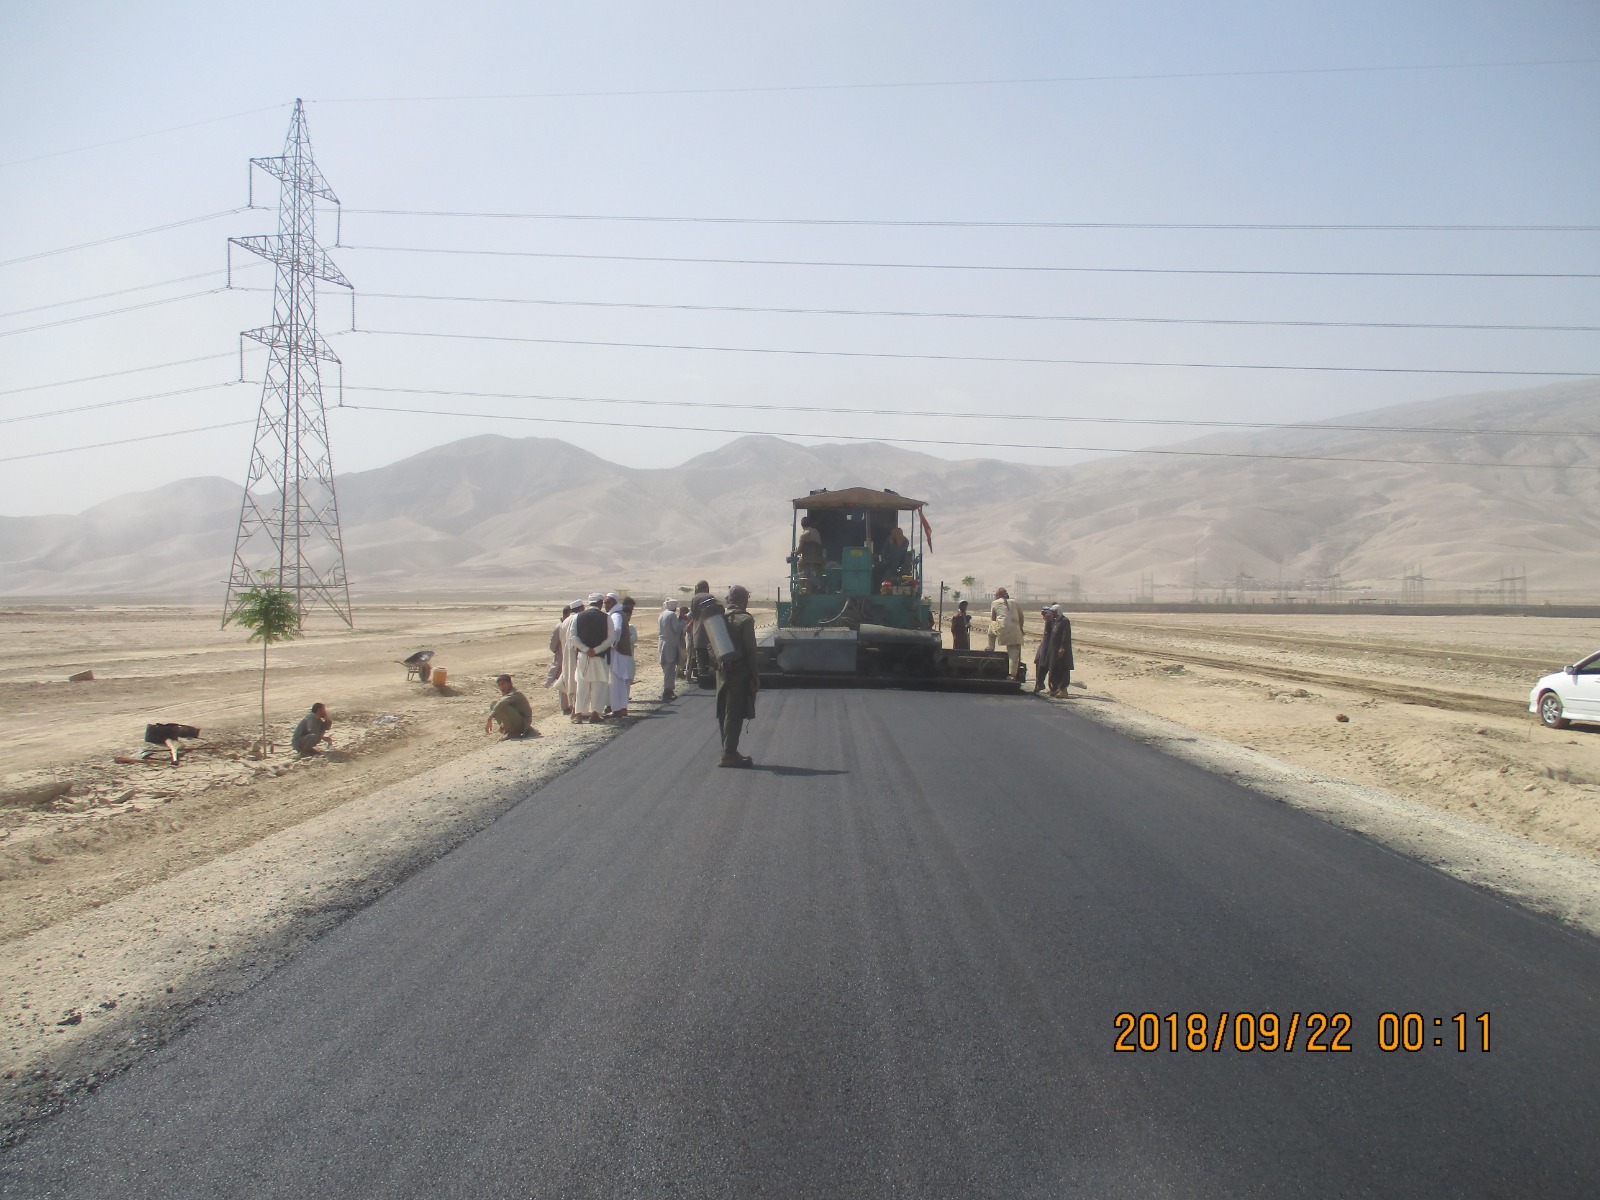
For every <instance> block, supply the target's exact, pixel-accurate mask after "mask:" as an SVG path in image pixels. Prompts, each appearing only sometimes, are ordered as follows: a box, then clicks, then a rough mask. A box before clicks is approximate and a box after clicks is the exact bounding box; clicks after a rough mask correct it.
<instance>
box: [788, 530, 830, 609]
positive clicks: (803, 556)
mask: <svg viewBox="0 0 1600 1200" xmlns="http://www.w3.org/2000/svg"><path fill="white" fill-rule="evenodd" d="M795 553H796V557H797V558H798V559H799V562H798V566H799V568H800V582H801V583H802V584H803V585H804V586H805V589H806V591H808V592H820V591H821V590H822V576H823V572H825V571H826V570H827V565H828V563H827V558H828V556H827V552H826V551H825V550H824V549H823V548H822V531H821V530H819V529H818V528H817V527H816V525H815V524H814V523H813V522H812V520H811V517H810V515H809V514H807V515H806V516H803V517H801V518H800V540H799V542H798V544H797V546H796V551H795Z"/></svg>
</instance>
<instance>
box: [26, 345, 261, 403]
mask: <svg viewBox="0 0 1600 1200" xmlns="http://www.w3.org/2000/svg"><path fill="white" fill-rule="evenodd" d="M235 356H236V353H235V351H232V350H227V351H224V352H223V353H221V354H202V355H201V356H200V357H199V358H180V359H177V360H175V361H173V362H164V363H151V364H150V365H149V366H147V367H128V368H127V369H126V370H122V371H105V372H103V373H101V374H99V375H81V376H79V377H78V378H77V379H58V380H56V381H55V382H54V383H30V384H28V386H27V387H16V388H6V389H5V390H4V391H0V396H15V395H16V394H17V393H19V392H40V391H44V390H45V389H46V388H58V387H70V386H71V385H72V384H75V383H95V382H97V381H98V380H101V379H115V378H117V377H118V376H119V375H141V374H143V373H144V372H146V371H162V370H165V369H166V368H168V367H187V366H189V365H191V364H193V363H203V362H215V361H216V360H218V359H220V358H234V357H235Z"/></svg>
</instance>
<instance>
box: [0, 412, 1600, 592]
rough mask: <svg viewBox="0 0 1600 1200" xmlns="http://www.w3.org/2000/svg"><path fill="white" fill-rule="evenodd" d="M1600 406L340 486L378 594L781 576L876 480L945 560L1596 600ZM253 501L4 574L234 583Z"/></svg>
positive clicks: (10, 532) (546, 463) (502, 458)
mask: <svg viewBox="0 0 1600 1200" xmlns="http://www.w3.org/2000/svg"><path fill="white" fill-rule="evenodd" d="M1597 412H1600V382H1596V381H1585V382H1579V383H1563V384H1555V385H1551V386H1548V387H1543V388H1536V389H1529V390H1522V391H1515V392H1496V393H1485V394H1478V395H1470V396H1461V397H1454V398H1450V399H1443V400H1435V401H1428V402H1423V403H1417V404H1409V405H1403V406H1398V407H1390V408H1385V409H1380V410H1376V411H1372V412H1366V413H1358V414H1355V415H1353V416H1351V417H1346V418H1340V419H1338V420H1336V421H1328V422H1322V423H1319V424H1317V425H1314V426H1309V427H1303V428H1295V429H1282V428H1279V429H1272V430H1262V431H1230V432H1225V433H1217V434H1213V435H1210V436H1207V437H1204V438H1200V439H1197V440H1193V441H1188V442H1183V443H1179V444H1174V445H1169V446H1160V447H1156V448H1154V450H1153V451H1152V452H1150V453H1141V454H1134V455H1119V456H1116V457H1112V458H1106V459H1101V460H1096V461H1094V462H1090V463H1083V464H1078V465H1074V466H1070V467H1038V466H1025V465H1021V464H1017V463H1008V462H1001V461H996V460H993V459H968V460H963V461H950V460H947V459H941V458H935V457H932V456H930V455H926V454H922V453H918V452H916V451H912V450H907V449H904V448H900V447H896V446H892V445H885V444H881V443H855V444H845V445H836V444H825V445H815V446H802V445H798V444H796V443H794V442H791V441H786V440H784V439H781V438H776V437H765V436H751V437H742V438H740V439H738V440H736V441H733V442H731V443H729V444H727V445H725V446H723V447H721V448H719V449H717V450H713V451H711V452H709V453H707V454H702V455H700V456H698V457H696V458H693V459H691V460H689V461H688V462H686V463H684V464H682V465H681V466H676V467H667V468H657V469H639V468H632V467H624V466H620V465H618V464H616V463H612V462H608V461H606V460H605V459H603V458H600V457H598V456H597V455H594V454H591V453H589V452H588V451H585V450H581V449H579V448H577V447H575V446H572V445H570V444H568V443H566V442H562V441H559V440H555V439H548V438H508V437H501V436H497V435H484V436H479V437H470V438H465V439H462V440H460V441H455V442H451V443H449V444H447V445H443V446H438V447H435V448H434V449H431V450H427V451H425V452H423V453H421V454H418V455H415V456H413V457H411V458H408V459H405V460H403V461H401V462H396V463H392V464H390V465H388V466H384V467H380V468H377V469H375V470H370V471H362V472H358V473H354V474H350V475H345V476H341V477H340V478H339V481H338V487H339V504H340V515H341V520H342V525H343V532H344V544H345V550H346V555H347V563H348V571H349V575H350V579H351V583H352V589H353V590H354V591H355V592H356V593H358V594H359V595H367V596H377V595H381V594H386V593H387V594H395V593H401V592H406V593H419V592H421V593H426V592H454V593H461V592H472V591H483V592H490V591H492V592H495V593H525V594H528V595H530V596H540V597H554V596H558V595H561V594H565V593H567V592H571V591H574V590H587V589H589V588H592V587H599V586H601V585H606V586H610V587H616V586H623V587H634V588H636V589H639V590H641V591H643V592H650V591H653V590H656V589H658V588H662V587H666V586H672V587H676V586H677V585H680V584H682V583H691V582H693V580H694V579H695V578H698V577H702V576H704V577H707V578H710V579H712V580H713V581H716V582H731V581H733V580H735V579H740V580H743V581H745V582H747V583H749V584H750V585H751V586H752V588H753V590H755V591H756V592H757V594H763V593H770V592H771V589H772V586H773V585H774V584H776V582H777V581H778V580H779V579H780V578H782V577H783V575H784V574H785V571H786V568H785V566H784V562H783V560H784V557H785V556H786V555H787V553H788V551H789V545H790V516H791V508H790V504H789V501H790V500H791V499H792V498H793V497H796V496H803V495H805V494H806V493H807V492H808V491H810V490H811V489H813V488H819V487H828V488H835V487H847V486H853V485H862V486H867V487H874V488H884V487H888V488H893V489H894V490H895V491H897V492H899V493H901V494H902V495H906V496H914V497H917V498H919V499H922V500H926V501H928V503H929V507H928V510H927V515H928V519H929V521H930V523H931V524H932V527H933V530H934V542H935V547H934V553H933V554H932V555H930V556H929V560H928V575H929V577H930V579H935V580H936V579H939V578H943V579H946V580H955V579H959V578H960V577H962V576H964V575H976V576H978V577H980V578H982V579H985V580H987V581H990V582H991V585H992V584H993V583H998V582H1005V583H1009V582H1011V581H1012V580H1014V579H1018V578H1024V579H1026V580H1028V581H1030V583H1031V584H1033V585H1036V586H1038V585H1047V586H1050V587H1057V588H1064V587H1065V586H1066V585H1067V584H1068V582H1069V581H1070V580H1071V579H1072V578H1073V577H1076V578H1077V579H1078V580H1079V581H1080V582H1081V586H1082V588H1083V589H1084V590H1085V591H1086V592H1088V593H1089V594H1091V595H1116V596H1118V597H1119V598H1126V594H1127V593H1128V592H1129V591H1130V590H1132V589H1134V588H1136V587H1139V586H1140V585H1141V581H1142V580H1153V582H1154V583H1155V584H1156V585H1157V587H1159V588H1162V589H1164V590H1166V589H1173V588H1180V589H1182V591H1183V592H1184V594H1185V595H1187V591H1188V589H1189V587H1190V586H1191V581H1192V580H1193V578H1194V576H1195V574H1196V573H1198V575H1199V577H1200V578H1201V580H1202V581H1204V583H1205V584H1206V585H1207V586H1210V587H1214V586H1217V585H1218V584H1221V583H1223V582H1227V581H1232V580H1234V579H1235V577H1237V576H1238V575H1240V574H1245V575H1249V576H1253V577H1255V578H1256V579H1258V580H1272V579H1279V578H1282V579H1306V578H1312V577H1322V576H1328V575H1332V574H1335V573H1337V574H1339V575H1340V576H1341V577H1342V579H1343V582H1344V584H1345V586H1346V587H1359V586H1369V587H1372V588H1373V589H1375V590H1376V591H1379V592H1385V591H1386V592H1390V593H1392V592H1394V591H1396V590H1397V589H1398V586H1399V584H1398V581H1399V578H1400V577H1401V576H1402V575H1404V574H1406V573H1408V572H1410V571H1412V570H1414V569H1416V568H1419V567H1420V568H1421V570H1422V571H1423V573H1424V574H1425V575H1426V576H1427V577H1428V578H1429V579H1430V580H1432V581H1433V582H1432V584H1430V587H1432V588H1434V589H1435V590H1436V591H1437V589H1439V588H1450V587H1455V588H1471V587H1475V586H1481V585H1485V584H1489V583H1492V582H1493V581H1494V580H1496V579H1498V578H1500V577H1501V576H1503V575H1505V574H1506V573H1507V572H1508V571H1522V570H1525V571H1526V577H1527V582H1528V587H1529V589H1530V590H1531V591H1534V592H1536V593H1537V592H1540V591H1546V592H1551V591H1557V592H1561V593H1564V594H1565V595H1566V597H1567V598H1571V599H1577V598H1579V597H1580V596H1582V597H1585V598H1587V597H1588V596H1592V595H1593V593H1594V592H1595V591H1596V590H1597V587H1596V585H1597V584H1600V422H1597V421H1596V419H1595V418H1596V413H1597ZM1397 427H1399V428H1404V429H1406V430H1407V432H1395V429H1396V428H1397ZM1484 430H1502V431H1510V432H1482V431H1484ZM1330 458H1337V459H1340V460H1343V461H1339V462H1329V461H1323V460H1326V459H1330ZM1396 459H1401V460H1406V461H1404V462H1398V463H1397V462H1395V461H1393V460H1396ZM240 497H241V489H240V487H239V485H238V484H236V483H231V482H229V481H227V480H224V479H218V478H202V479H185V480H181V481H178V482H176V483H172V484H169V485H166V486H164V487H160V488H156V489H154V490H151V491H147V492H140V493H135V494H130V495H126V496H120V497H118V498H116V499H114V500H111V501H108V502H106V503H104V504H100V505H96V506H95V507H93V508H90V509H88V510H86V511H84V512H82V513H78V514H76V515H72V516H42V517H0V594H4V595H10V596H24V595H26V596H58V595H59V596H80V597H86V598H87V597H93V596H96V595H111V594H117V595H139V596H148V597H161V598H173V599H177V598H185V599H208V598H212V597H215V598H217V599H218V601H219V602H220V596H221V590H222V582H221V581H222V580H223V579H224V578H225V577H226V574H227V569H228V563H229V560H230V554H231V550H232V541H233V533H234V528H235V524H236V522H237V520H238V513H239V502H240Z"/></svg>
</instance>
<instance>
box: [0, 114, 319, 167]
mask: <svg viewBox="0 0 1600 1200" xmlns="http://www.w3.org/2000/svg"><path fill="white" fill-rule="evenodd" d="M288 107H289V106H288V105H287V104H283V103H279V104H268V105H265V106H264V107H262V108H247V109H245V110H244V111H243V112H236V113H229V114H228V115H227V116H225V117H207V118H206V119H205V120H204V121H190V122H189V123H188V124H187V125H169V126H167V128H165V129H152V130H150V131H149V132H148V133H131V134H129V135H128V136H127V137H120V138H112V139H111V140H110V141H106V142H90V143H89V144H87V145H84V146H68V147H67V148H66V149H65V150H52V151H50V152H49V153H48V154H35V155H34V156H33V157H31V158H14V159H12V160H11V161H10V162H6V163H0V168H3V167H20V166H22V165H23V164H24V163H32V162H42V161H43V160H44V159H47V158H60V157H61V156H62V155H65V154H82V153H83V152H84V151H86V150H100V149H104V148H105V147H106V146H120V145H122V144H123V143H124V142H137V141H142V140H143V139H145V138H152V137H160V136H161V135H162V134H165V133H180V132H182V131H183V130H185V129H198V128H199V127H200V126H202V125H216V124H218V123H219V122H222V121H234V120H237V119H238V118H240V117H253V116H255V114H256V113H264V112H272V111H273V110H274V109H279V108H288Z"/></svg>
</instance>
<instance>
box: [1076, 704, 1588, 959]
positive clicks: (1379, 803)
mask: <svg viewBox="0 0 1600 1200" xmlns="http://www.w3.org/2000/svg"><path fill="white" fill-rule="evenodd" d="M1046 703H1050V704H1055V705H1058V706H1060V707H1062V708H1068V709H1070V710H1071V711H1073V712H1075V713H1078V714H1079V715H1081V716H1084V717H1086V718H1088V719H1090V720H1093V721H1096V722H1098V723H1100V724H1102V725H1106V726H1109V727H1110V728H1112V729H1115V730H1116V731H1117V732H1118V733H1121V734H1123V735H1125V736H1127V737H1129V738H1132V739H1133V740H1135V741H1138V742H1142V743H1144V744H1145V745H1148V746H1151V747H1153V748H1155V749H1157V750H1160V751H1162V752H1163V753H1165V754H1169V755H1172V756H1173V757H1175V758H1179V759H1182V760H1183V761H1185V762H1189V763H1192V764H1194V765H1195V766H1198V767H1201V768H1203V769H1205V770H1207V771H1210V772H1212V773H1213V774H1216V775H1221V776H1224V777H1225V778H1228V779H1231V780H1233V781H1234V782H1235V783H1238V784H1240V785H1241V786H1243V787H1247V788H1250V789H1251V790H1252V791H1256V792H1260V793H1261V794H1263V795H1266V796H1270V797H1272V798H1273V799H1275V800H1279V801H1281V802H1282V803H1284V804H1290V805H1293V806H1294V807H1296V808H1300V809H1304V810H1305V811H1307V812H1312V813H1315V814H1317V815H1318V816H1320V817H1322V818H1323V819H1324V820H1327V821H1331V822H1332V823H1334V824H1336V825H1339V826H1340V827H1342V828H1345V829H1348V830H1350V831H1351V832H1353V833H1358V834H1360V835H1362V836H1363V837H1366V838H1370V839H1371V840H1372V841H1374V842H1377V843H1378V844H1380V845H1382V846H1385V847H1387V848H1389V849H1391V850H1393V851H1395V852H1396V853H1399V854H1403V855H1405V856H1407V857H1408V858H1413V859H1416V860H1418V861H1419V862H1423V863H1426V864H1427V865H1429V866H1431V867H1435V868H1437V869H1438V870H1441V871H1444V872H1445V873H1446V874H1449V875H1453V876H1454V877H1455V878H1457V879H1460V880H1462V881H1463V882H1466V883H1469V884H1472V885H1473V886H1475V887H1480V888H1484V889H1486V890H1488V891H1492V892H1495V893H1498V894H1499V895H1501V896H1504V897H1505V898H1506V899H1508V900H1511V901H1513V902H1515V903H1517V904H1520V905H1522V906H1523V907H1525V908H1529V909H1532V910H1534V911H1535V912H1541V913H1545V914H1548V915H1550V916H1553V917H1555V918H1557V919H1558V920H1560V921H1563V922H1565V923H1567V924H1569V925H1572V926H1575V927H1576V928H1578V929H1582V930H1584V931H1586V932H1588V933H1590V934H1594V935H1597V936H1600V865H1597V864H1595V863H1594V862H1592V861H1590V860H1589V859H1586V858H1581V857H1579V856H1577V855H1574V854H1569V853H1567V852H1565V851H1563V850H1558V849H1555V848H1554V847H1550V846H1543V845H1540V844H1538V843H1536V842H1533V841H1530V840H1528V839H1526V838H1521V837H1518V836H1516V835H1515V834H1511V833H1507V832H1504V831H1502V830H1499V829H1494V828H1492V827H1489V826H1486V825H1483V824H1479V823H1477V822H1474V821H1469V820H1467V819H1465V818H1462V817H1458V816H1455V815H1453V814H1451V813H1447V812H1441V811H1439V810H1438V809H1434V808H1430V807H1428V806H1427V805H1424V804H1420V803H1418V802H1416V801H1414V800H1408V799H1406V798H1404V797H1403V796H1396V795H1394V794H1393V793H1390V792H1385V791H1383V790H1381V789H1378V788H1374V787H1368V786H1365V785H1363V784H1358V783H1352V782H1350V781H1349V780H1345V779H1339V778H1336V777H1334V776H1331V775H1328V774H1326V773H1323V772H1319V771H1314V770H1311V769H1309V768H1306V767H1299V766H1294V765H1292V764H1290V763H1285V762H1281V761H1279V760H1278V759H1275V758H1272V757H1271V756H1270V755H1266V754H1263V753H1261V752H1260V751H1259V750H1252V749H1250V748H1248V747H1245V746H1240V745H1237V744H1236V743H1233V742H1229V741H1226V740H1224V739H1222V738H1219V737H1213V736H1210V735H1208V734H1205V733H1201V732H1200V731H1198V730H1195V729H1191V728H1189V727H1188V726H1185V725H1180V724H1179V723H1177V722H1176V721H1169V720H1167V719H1165V718H1163V717H1157V716H1153V715H1151V714H1149V713H1145V712H1141V711H1139V710H1138V709H1135V708H1132V707H1130V706H1128V705H1126V704H1122V703H1118V702H1116V701H1114V700H1111V699H1108V698H1103V697H1096V696H1093V695H1092V694H1091V695H1086V696H1075V697H1074V698H1073V699H1071V700H1067V701H1057V700H1049V701H1046Z"/></svg>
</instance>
